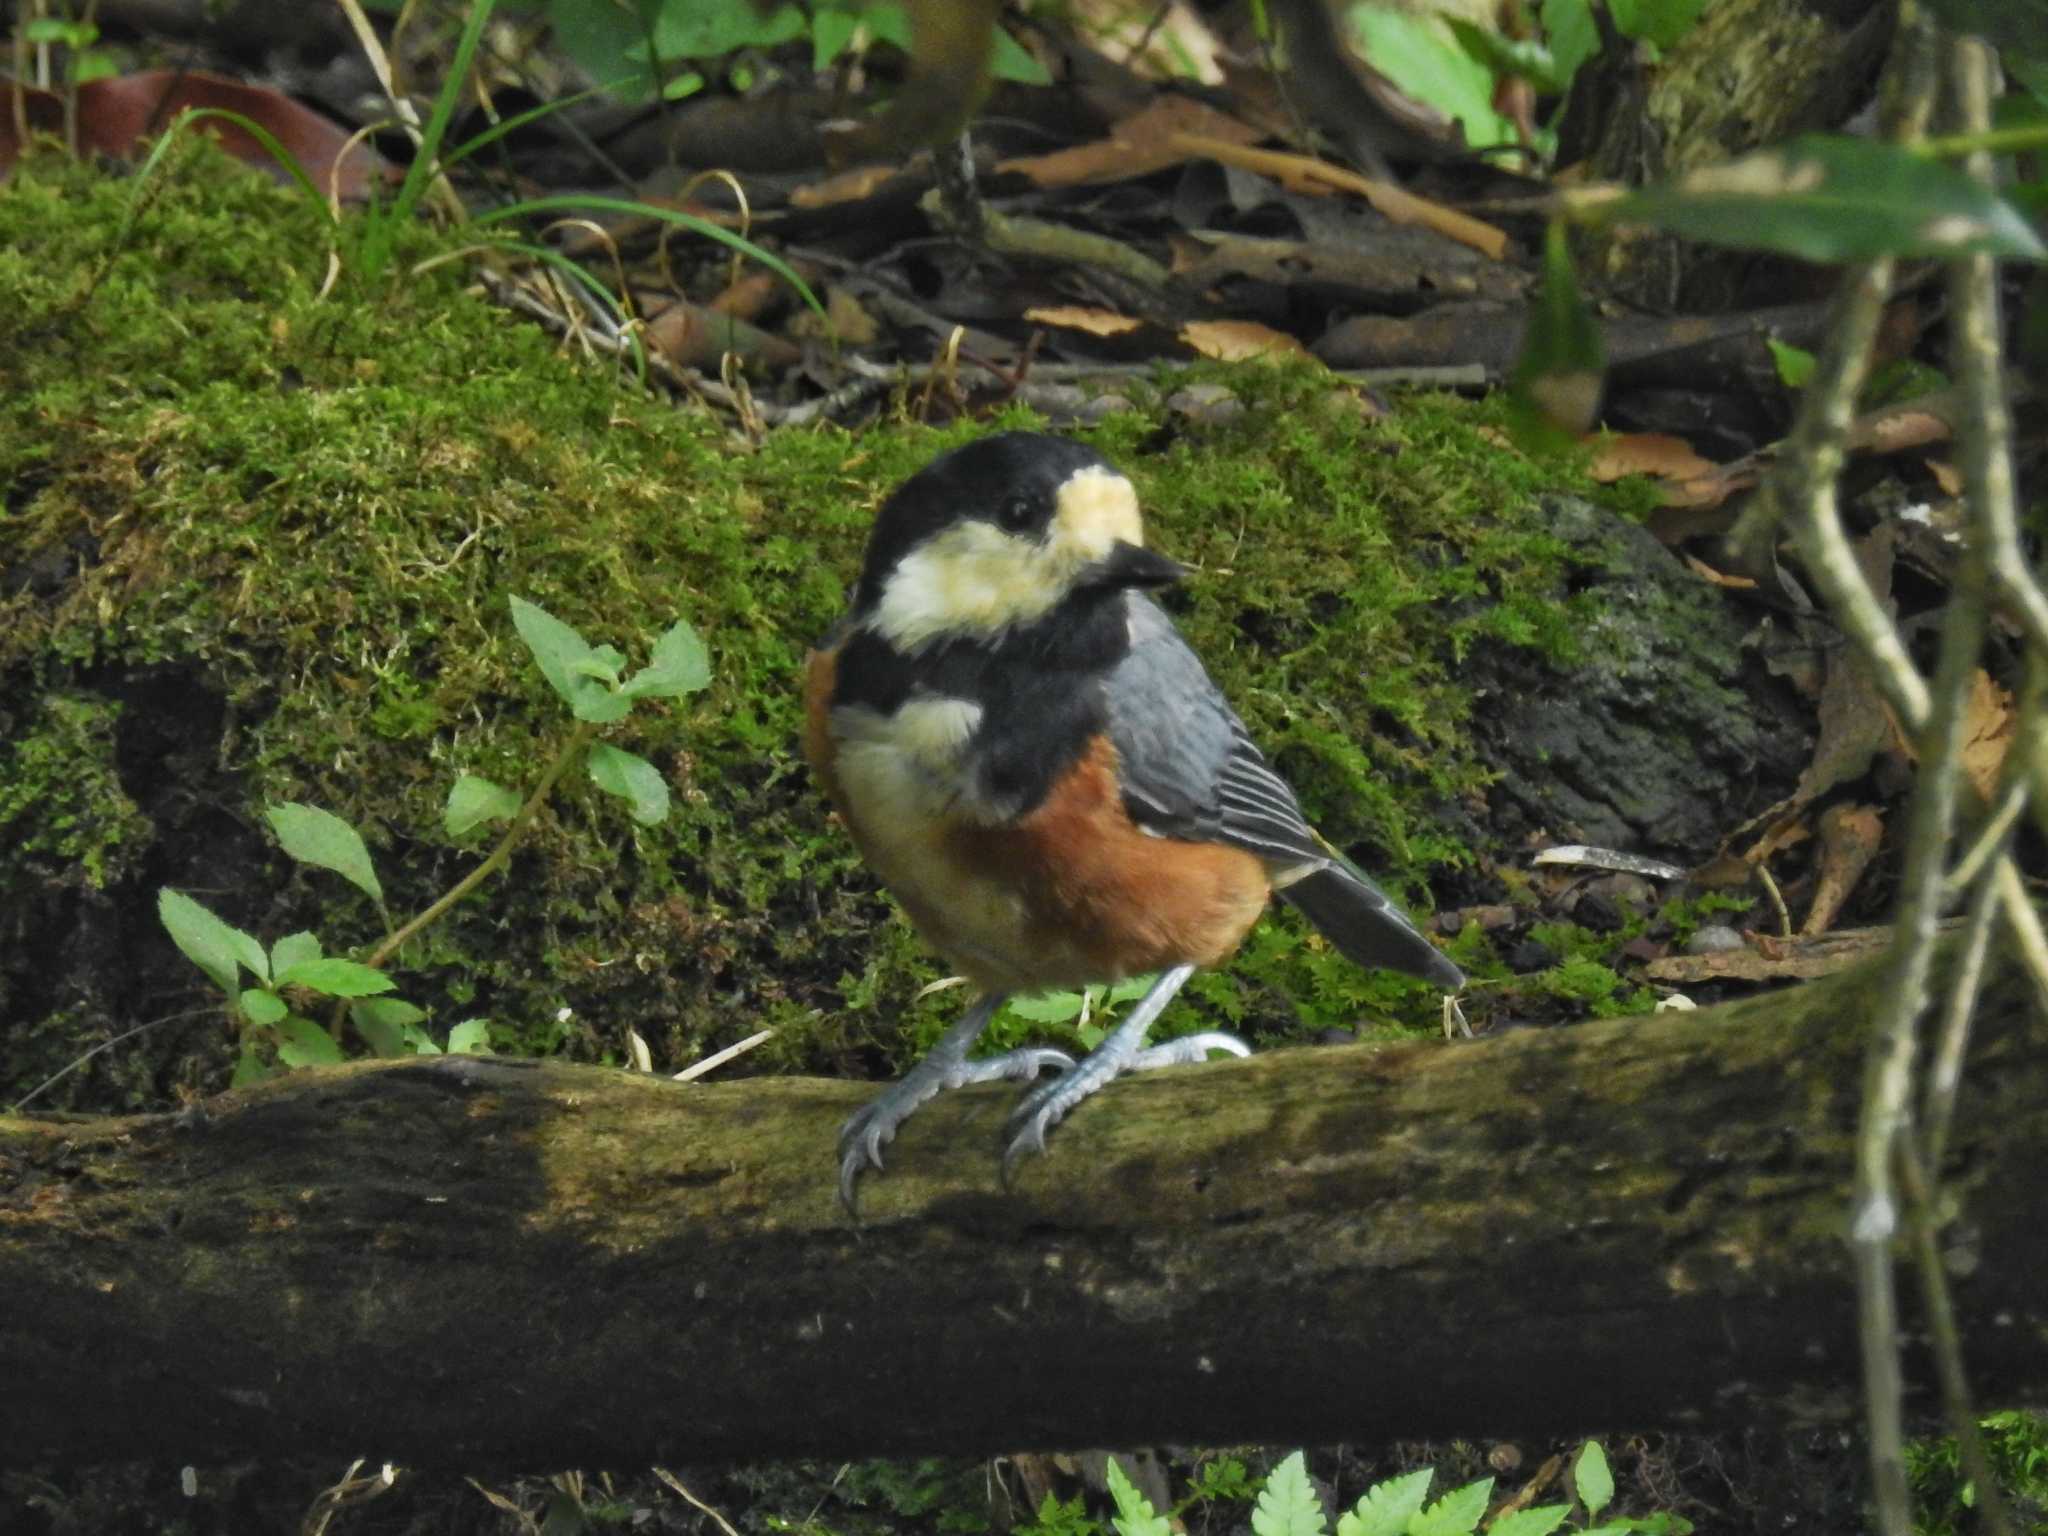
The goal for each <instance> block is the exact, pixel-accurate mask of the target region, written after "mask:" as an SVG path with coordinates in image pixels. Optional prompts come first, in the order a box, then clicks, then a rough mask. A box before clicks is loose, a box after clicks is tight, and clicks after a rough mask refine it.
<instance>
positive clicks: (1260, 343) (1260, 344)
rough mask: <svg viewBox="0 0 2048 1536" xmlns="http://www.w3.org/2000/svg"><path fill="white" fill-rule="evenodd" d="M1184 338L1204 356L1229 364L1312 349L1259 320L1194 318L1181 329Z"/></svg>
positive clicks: (1291, 354) (1181, 337)
mask: <svg viewBox="0 0 2048 1536" xmlns="http://www.w3.org/2000/svg"><path fill="white" fill-rule="evenodd" d="M1180 339H1181V340H1182V341H1184V342H1186V343H1187V344H1188V345H1189V346H1191V347H1193V348H1194V349H1195V350H1196V351H1197V352H1199V353H1201V354H1202V356H1204V357H1213V358H1215V359H1217V361H1219V362H1225V363H1241V362H1245V361H1247V360H1249V359H1251V358H1255V357H1271V356H1274V355H1277V354H1283V353H1284V354H1287V355H1290V356H1294V357H1305V356H1307V355H1308V348H1306V347H1304V346H1303V345H1302V344H1301V342H1300V341H1299V340H1297V339H1296V338H1295V337H1292V336H1290V335H1288V334H1287V333H1286V332H1285V331H1276V330H1274V329H1273V328H1272V327H1271V326H1270V325H1261V324H1260V323H1259V322H1258V321H1256V320H1190V321H1189V322H1188V323H1187V324H1186V325H1183V326H1182V327H1181V328H1180Z"/></svg>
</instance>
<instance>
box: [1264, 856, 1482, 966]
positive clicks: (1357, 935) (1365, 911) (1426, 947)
mask: <svg viewBox="0 0 2048 1536" xmlns="http://www.w3.org/2000/svg"><path fill="white" fill-rule="evenodd" d="M1279 894H1280V899H1281V900H1282V901H1285V902H1287V903H1288V904H1289V905H1291V906H1293V907H1294V908H1296V909H1297V910H1298V911H1299V912H1300V913H1301V915H1302V916H1303V917H1306V918H1307V919H1308V920H1309V921H1310V922H1312V923H1314V924H1315V925H1316V927H1317V928H1318V929H1320V930H1321V931H1322V934H1323V936H1324V937H1325V938H1327V939H1328V940H1329V941H1330V942H1331V943H1332V944H1334V945H1336V946H1337V948H1338V950H1339V951H1340V952H1341V953H1342V954H1343V955H1344V956H1345V957H1346V958H1347V959H1350V960H1355V961H1356V962H1357V963H1358V964H1360V965H1363V966H1367V967H1371V968H1384V969H1387V970H1394V971H1406V972H1407V973H1408V974H1409V975H1410V976H1420V977H1421V978H1422V979H1423V980H1425V981H1432V982H1435V983H1436V984H1437V985H1438V986H1440V987H1442V988H1443V989H1444V990H1445V991H1447V992H1455V991H1457V990H1458V988H1460V987H1462V986H1464V985H1465V973H1464V972H1463V971H1461V970H1459V969H1458V968H1457V966H1455V965H1453V964H1452V963H1451V960H1450V957H1449V956H1448V955H1446V954H1444V952H1443V951H1442V950H1440V949H1438V948H1437V947H1436V946H1435V945H1433V944H1431V943H1430V942H1429V940H1428V939H1425V938H1424V937H1423V936H1422V934H1421V932H1420V931H1419V930H1417V928H1416V926H1415V925H1414V924H1413V923H1411V922H1409V921H1408V918H1407V916H1406V914H1404V913H1403V912H1402V911H1401V909H1400V908H1399V907H1397V906H1395V905H1394V903H1393V902H1392V901H1391V900H1390V899H1388V897H1387V895H1386V893H1385V892H1383V891H1382V890H1380V888H1379V887H1378V886H1376V885H1374V884H1373V883H1372V882H1371V881H1370V880H1368V879H1366V878H1365V876H1364V875H1362V874H1360V873H1359V872H1358V871H1357V870H1356V869H1354V868H1352V867H1351V866H1350V864H1349V863H1348V862H1337V863H1332V864H1331V865H1329V867H1327V868H1325V869H1319V870H1317V871H1316V872H1315V873H1314V874H1312V875H1306V876H1304V877H1303V878H1301V879H1299V880H1296V881H1295V882H1294V883H1293V884H1291V885H1288V886H1286V887H1284V888H1283V889H1282V890H1281V891H1280V893H1279Z"/></svg>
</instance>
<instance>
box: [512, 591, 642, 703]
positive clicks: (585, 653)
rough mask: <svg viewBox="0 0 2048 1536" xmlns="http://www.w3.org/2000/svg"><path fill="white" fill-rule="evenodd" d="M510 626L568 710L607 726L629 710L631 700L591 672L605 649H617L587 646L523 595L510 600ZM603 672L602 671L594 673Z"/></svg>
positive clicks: (543, 609) (600, 659)
mask: <svg viewBox="0 0 2048 1536" xmlns="http://www.w3.org/2000/svg"><path fill="white" fill-rule="evenodd" d="M512 626H513V628H515V629H517V630H518V631H519V638H520V639H522V640H524V641H525V642H526V648H527V649H528V650H529V651H531V652H533V659H534V660H535V661H536V662H538V663H539V665H540V671H541V676H543V677H545V678H546V679H547V680H548V686H549V687H551V688H553V689H554V690H555V692H556V693H558V694H560V695H561V696H562V700H563V702H564V703H566V704H567V705H568V706H569V713H571V714H572V715H574V716H575V717H576V718H577V719H578V720H587V721H589V722H591V723H592V724H594V725H609V724H611V723H612V722H613V721H616V720H623V719H625V718H626V716H627V715H629V714H631V713H632V710H633V704H632V701H631V700H630V699H626V698H623V697H621V696H620V695H619V694H616V693H614V692H613V691H612V690H611V689H609V688H607V687H606V686H605V685H604V684H603V683H601V682H598V681H597V680H596V677H594V676H592V675H591V668H592V667H602V666H603V656H604V655H605V653H606V652H609V653H610V654H611V655H614V656H616V655H617V654H618V652H617V651H613V650H611V648H610V647H609V646H607V647H605V648H604V650H602V651H601V650H599V649H598V648H596V647H594V646H592V645H590V644H589V643H588V642H587V641H585V640H584V638H583V637H582V636H581V635H579V634H577V633H576V631H575V630H573V629H571V628H570V627H569V626H568V625H567V624H564V623H563V622H562V621H561V620H560V619H558V618H556V617H555V616H554V615H553V614H551V613H549V612H548V611H547V610H546V609H545V608H542V607H541V606H540V605H539V604H537V603H529V602H528V601H526V599H525V598H523V597H516V596H515V597H514V598H513V599H512ZM603 675H605V674H604V673H602V672H599V673H598V674H597V676H603Z"/></svg>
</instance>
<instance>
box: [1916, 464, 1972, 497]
mask: <svg viewBox="0 0 2048 1536" xmlns="http://www.w3.org/2000/svg"><path fill="white" fill-rule="evenodd" d="M1920 462H1921V463H1923V464H1925V465H1926V466H1927V473H1929V474H1930V475H1932V476H1934V483H1935V484H1936V485H1938V486H1940V487H1941V494H1942V495H1944V496H1960V495H1962V494H1963V472H1962V471H1961V470H1960V469H1957V468H1956V467H1955V465H1953V464H1951V463H1950V462H1949V461H1948V460H1947V459H1922V460H1921V461H1920Z"/></svg>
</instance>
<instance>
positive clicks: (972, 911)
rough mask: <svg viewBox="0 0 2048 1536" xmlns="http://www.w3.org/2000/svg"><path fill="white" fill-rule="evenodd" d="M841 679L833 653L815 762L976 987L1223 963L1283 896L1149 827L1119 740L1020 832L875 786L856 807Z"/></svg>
mask: <svg viewBox="0 0 2048 1536" xmlns="http://www.w3.org/2000/svg"><path fill="white" fill-rule="evenodd" d="M832 680H833V657H832V655H831V654H830V653H829V652H813V653H812V655H811V657H810V659H809V663H808V666H807V672H806V678H805V705H806V708H805V715H806V729H805V741H804V744H805V751H806V755H807V756H808V757H809V758H810V761H811V766H812V768H813V770H814V771H815V772H816V773H817V775H818V778H819V781H820V782H821V783H822V784H823V785H824V787H825V792H826V794H827V795H828V796H830V797H831V799H832V802H833V804H834V805H835V806H837V807H838V809H839V813H840V816H841V817H842V819H843V820H844V821H845V822H846V826H847V830H848V831H849V832H850V833H851V834H852V836H853V840H854V842H855V844H856V845H857V846H858V847H859V848H860V850H861V854H862V856H863V858H865V859H866V860H867V862H868V864H869V866H870V867H871V868H873V869H874V871H875V872H876V874H877V875H879V876H880V877H881V879H882V882H883V884H884V885H886V886H888V888H889V890H890V892H891V893H892V894H893V895H894V896H895V897H896V899H897V900H898V901H899V902H901V903H902V905H903V909H904V910H905V912H907V913H908V914H909V916H910V919H911V921H912V922H913V923H915V924H916V925H917V928H918V931H919V932H920V933H922V934H923V935H924V937H925V938H926V940H927V941H929V942H930V943H931V944H932V946H933V947H934V948H936V949H937V950H938V951H939V952H940V953H941V954H942V955H943V956H945V958H946V960H947V962H948V963H949V964H950V965H951V966H953V967H954V968H955V969H956V970H957V971H959V972H960V974H962V975H964V976H966V977H967V978H968V979H970V980H971V981H973V982H974V983H975V984H976V985H978V986H980V987H982V988H984V989H986V990H990V991H1004V992H1026V991H1041V990H1044V989H1047V988H1052V987H1060V988H1075V987H1081V986H1085V985H1088V984H1089V983H1093V982H1108V981H1119V980H1122V979H1123V978H1125V977H1127V976H1134V975H1143V974H1144V973H1146V972H1149V971H1157V970H1164V969H1166V968H1167V967H1169V966H1174V965H1184V964H1195V965H1215V964H1217V963H1218V962H1220V961H1222V960H1224V959H1226V958H1227V957H1228V956H1229V955H1230V954H1231V952H1232V951H1234V950H1235V949H1236V948H1237V946H1238V944H1239V942H1240V941H1242V939H1243V938H1244V935H1245V933H1246V932H1247V931H1248V930H1249V929H1250V928H1251V926H1252V924H1253V923H1255V922H1257V921H1258V918H1259V914H1260V913H1261V912H1263V911H1264V910H1265V906H1266V901H1267V898H1268V896H1269V895H1270V892H1271V887H1270V885H1269V883H1268V880H1267V876H1266V869H1265V866H1264V865H1263V864H1262V863H1261V862H1260V861H1259V859H1258V858H1257V857H1255V856H1254V855H1252V854H1250V853H1247V852H1245V851H1244V850H1243V849H1240V848H1232V847H1228V846H1226V845H1224V844H1221V843H1197V842H1187V841H1184V840H1181V839H1178V838H1163V837H1152V836H1150V835H1148V834H1146V833H1144V832H1142V831H1140V830H1139V829H1138V827H1137V826H1136V825H1135V824H1134V823H1133V822H1132V821H1131V819H1130V815H1129V813H1128V812H1127V811H1126V810H1125V808H1124V803H1123V796H1122V794H1121V793H1120V792H1119V790H1118V787H1117V786H1118V780H1117V769H1116V751H1115V749H1114V748H1113V747H1112V746H1111V745H1110V743H1109V741H1108V738H1106V737H1103V738H1099V739H1098V740H1097V741H1096V742H1095V743H1094V745H1093V747H1092V749H1091V750H1090V752H1089V753H1088V755H1087V756H1086V757H1085V758H1083V759H1082V761H1081V762H1080V764H1078V765H1077V766H1076V767H1075V768H1074V769H1073V770H1072V771H1071V772H1069V773H1068V774H1067V776H1066V777H1065V778H1063V779H1062V780H1061V782H1060V784H1059V785H1058V786H1057V787H1056V788H1055V790H1054V791H1053V793H1052V794H1050V795H1048V796H1047V797H1046V799H1045V800H1044V801H1043V802H1042V803H1041V804H1040V805H1038V806H1037V807H1036V808H1035V809H1034V810H1032V811H1030V812H1029V813H1028V814H1026V815H1025V816H1023V817H1021V818H1019V819H1018V820H1017V821H1015V822H1014V823H1010V824H1007V825H1001V826H990V825H984V824H980V823H977V822H975V821H973V820H972V819H969V818H966V817H961V816H951V817H949V816H945V815H939V814H934V815H932V816H930V817H929V818H926V817H924V816H922V815H919V814H917V813H915V812H909V811H906V810H905V809H904V808H903V807H902V806H901V805H897V804H888V805H885V804H883V803H881V797H878V796H875V795H872V794H868V795H866V796H865V797H864V795H863V793H862V792H861V791H860V790H859V789H855V790H854V792H853V793H852V794H851V795H849V793H848V791H849V789H851V788H854V786H852V785H850V784H849V783H848V782H846V781H845V779H844V778H843V776H842V775H841V774H840V773H839V772H837V771H836V747H837V744H836V742H835V741H834V739H833V736H832V731H831V696H832ZM864 798H865V799H867V800H868V801H869V802H870V803H862V802H863V799H864Z"/></svg>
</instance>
